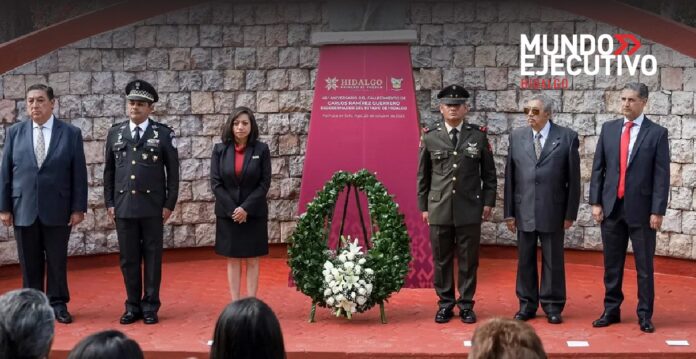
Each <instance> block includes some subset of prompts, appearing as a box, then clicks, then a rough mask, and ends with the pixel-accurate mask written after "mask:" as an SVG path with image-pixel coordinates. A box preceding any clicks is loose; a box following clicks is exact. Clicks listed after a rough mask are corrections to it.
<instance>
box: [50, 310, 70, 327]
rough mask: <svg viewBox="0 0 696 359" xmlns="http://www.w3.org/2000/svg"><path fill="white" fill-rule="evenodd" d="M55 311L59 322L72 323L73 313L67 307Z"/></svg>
mask: <svg viewBox="0 0 696 359" xmlns="http://www.w3.org/2000/svg"><path fill="white" fill-rule="evenodd" d="M53 313H54V314H55V315H56V321H57V322H58V323H63V324H70V323H72V315H70V312H68V310H67V309H63V308H61V309H55V310H54V311H53Z"/></svg>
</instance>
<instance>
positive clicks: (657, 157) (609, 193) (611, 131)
mask: <svg viewBox="0 0 696 359" xmlns="http://www.w3.org/2000/svg"><path fill="white" fill-rule="evenodd" d="M647 102H648V87H647V86H646V85H645V84H642V83H629V84H626V86H625V87H624V89H623V91H622V92H621V110H622V112H623V115H624V117H623V118H619V119H616V120H613V121H609V122H607V123H605V124H604V125H602V132H601V134H600V135H599V140H598V141H597V150H596V152H595V156H594V162H593V164H592V181H591V183H590V204H591V205H592V216H593V217H594V219H595V220H596V221H597V222H598V223H601V227H602V244H603V246H604V287H605V294H604V313H602V316H601V317H600V318H599V319H597V320H595V321H594V322H593V323H592V325H593V326H594V327H606V326H608V325H610V324H612V323H618V322H619V321H621V310H620V306H621V302H622V301H623V298H624V297H623V293H622V291H621V283H622V281H623V267H624V262H625V261H626V248H627V247H628V240H629V238H630V240H631V243H632V244H633V256H634V258H635V261H636V270H637V271H638V310H637V313H638V324H639V325H640V330H642V331H644V332H647V333H652V332H653V331H655V327H654V325H653V323H652V314H653V302H654V299H655V289H654V280H653V272H654V268H653V257H654V255H655V241H656V234H657V232H656V231H657V230H659V229H660V227H661V226H662V218H663V216H664V215H665V211H666V210H667V200H668V197H669V164H670V157H669V141H668V139H667V129H666V128H664V127H662V126H659V125H657V124H656V123H654V122H652V121H650V120H649V119H648V118H647V117H646V116H645V115H644V114H643V108H644V107H645V105H646V103H647Z"/></svg>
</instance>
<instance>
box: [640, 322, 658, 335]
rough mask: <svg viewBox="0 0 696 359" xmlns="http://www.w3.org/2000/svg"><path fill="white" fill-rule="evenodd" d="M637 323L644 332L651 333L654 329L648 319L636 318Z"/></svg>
mask: <svg viewBox="0 0 696 359" xmlns="http://www.w3.org/2000/svg"><path fill="white" fill-rule="evenodd" d="M638 324H640V330H642V331H644V332H646V333H652V332H654V331H655V326H654V325H653V323H652V320H650V319H640V320H638Z"/></svg>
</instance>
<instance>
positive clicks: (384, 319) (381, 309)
mask: <svg viewBox="0 0 696 359" xmlns="http://www.w3.org/2000/svg"><path fill="white" fill-rule="evenodd" d="M346 188H347V189H346V199H345V201H344V202H343V217H342V218H341V229H340V230H339V231H338V238H339V241H338V244H337V246H336V251H338V250H339V249H341V241H340V238H341V236H342V235H343V226H344V225H345V224H346V214H347V213H348V201H349V200H350V192H351V190H352V189H355V191H353V193H354V194H355V205H356V207H357V208H358V217H360V227H361V228H362V232H363V238H365V249H367V250H370V238H369V237H368V236H367V228H366V227H365V220H364V219H363V213H362V206H361V205H360V195H359V194H358V191H359V189H358V188H357V187H356V186H355V185H353V184H352V183H348V185H347V186H346ZM335 209H336V206H335V204H334V210H335ZM332 213H333V211H332ZM369 215H370V213H369V207H368V216H369ZM328 227H329V228H331V220H329V223H328ZM324 241H325V243H327V244H328V241H329V236H328V232H327V235H326V236H325V239H324ZM377 304H379V319H380V321H381V322H382V324H387V314H386V313H385V311H384V301H379V302H378V303H377ZM316 311H317V302H315V301H312V309H311V310H310V311H309V322H310V323H314V322H315V320H314V314H315V313H316Z"/></svg>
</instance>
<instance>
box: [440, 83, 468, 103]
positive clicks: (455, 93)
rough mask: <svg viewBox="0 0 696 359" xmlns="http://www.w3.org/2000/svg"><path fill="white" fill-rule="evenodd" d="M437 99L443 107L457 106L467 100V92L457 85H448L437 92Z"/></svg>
mask: <svg viewBox="0 0 696 359" xmlns="http://www.w3.org/2000/svg"><path fill="white" fill-rule="evenodd" d="M437 98H438V99H439V100H440V103H443V104H445V105H459V104H463V103H464V102H466V99H467V98H469V91H467V90H466V89H465V88H463V87H461V86H459V85H449V86H447V87H445V88H443V89H442V90H441V91H440V92H438V94H437Z"/></svg>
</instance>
